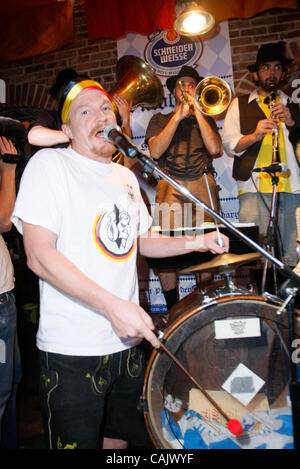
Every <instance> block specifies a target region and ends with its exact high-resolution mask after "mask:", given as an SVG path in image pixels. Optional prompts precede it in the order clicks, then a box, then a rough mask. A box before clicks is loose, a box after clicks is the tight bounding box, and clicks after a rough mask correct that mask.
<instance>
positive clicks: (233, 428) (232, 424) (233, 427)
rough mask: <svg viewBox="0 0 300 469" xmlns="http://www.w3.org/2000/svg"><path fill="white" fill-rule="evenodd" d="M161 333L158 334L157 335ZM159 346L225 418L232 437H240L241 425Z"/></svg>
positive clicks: (163, 346)
mask: <svg viewBox="0 0 300 469" xmlns="http://www.w3.org/2000/svg"><path fill="white" fill-rule="evenodd" d="M161 334H162V333H161V332H159V335H161ZM160 346H161V348H162V349H163V351H164V352H165V353H166V354H167V355H168V356H169V357H170V358H171V359H172V360H173V361H174V363H176V365H177V366H178V367H179V368H180V369H181V371H183V373H185V374H186V376H187V377H188V378H189V379H190V380H191V381H192V382H193V383H194V384H195V386H196V387H197V388H198V389H199V390H200V391H201V392H202V394H203V395H204V396H205V397H206V399H208V400H209V402H210V403H211V404H212V405H213V406H214V407H215V409H217V410H218V411H219V412H220V414H221V415H222V416H223V417H224V418H225V420H226V422H227V428H228V430H229V431H230V432H231V433H233V434H234V435H237V436H240V435H242V433H243V427H242V425H241V423H240V422H239V421H238V420H236V419H231V418H229V417H228V415H227V414H226V413H225V412H224V410H223V409H222V408H221V407H220V406H219V404H218V403H217V402H216V401H215V400H214V399H213V398H212V397H211V396H210V395H209V394H208V393H207V392H206V391H205V389H203V387H202V386H201V384H200V383H198V381H196V380H195V378H194V377H193V376H192V375H191V374H190V373H189V372H188V371H187V370H186V369H185V368H184V366H183V365H182V364H181V363H180V362H179V361H178V360H177V358H176V357H175V356H174V355H173V354H172V353H171V352H170V351H169V350H168V349H167V347H166V346H165V345H164V344H163V343H162V342H161V341H160Z"/></svg>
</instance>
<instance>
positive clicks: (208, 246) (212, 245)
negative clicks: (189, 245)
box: [195, 231, 229, 254]
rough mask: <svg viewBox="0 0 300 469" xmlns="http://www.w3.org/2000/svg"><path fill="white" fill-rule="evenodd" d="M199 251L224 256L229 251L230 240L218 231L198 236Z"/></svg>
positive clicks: (197, 248)
mask: <svg viewBox="0 0 300 469" xmlns="http://www.w3.org/2000/svg"><path fill="white" fill-rule="evenodd" d="M196 243H197V247H196V249H195V250H197V251H201V252H203V251H210V252H211V253H213V254H224V252H228V250H229V239H228V237H227V236H225V235H223V234H222V233H218V232H217V231H212V232H210V233H206V234H204V235H199V236H196Z"/></svg>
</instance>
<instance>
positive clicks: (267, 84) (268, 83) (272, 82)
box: [258, 78, 281, 93]
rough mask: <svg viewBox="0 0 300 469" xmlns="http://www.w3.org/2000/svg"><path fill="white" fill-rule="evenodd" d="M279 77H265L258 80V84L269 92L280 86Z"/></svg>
mask: <svg viewBox="0 0 300 469" xmlns="http://www.w3.org/2000/svg"><path fill="white" fill-rule="evenodd" d="M280 84H281V79H277V78H267V79H266V80H264V81H263V80H261V79H260V78H259V80H258V86H259V87H260V88H261V89H262V90H264V91H266V92H267V93H271V92H272V91H276V90H278V89H279V88H280Z"/></svg>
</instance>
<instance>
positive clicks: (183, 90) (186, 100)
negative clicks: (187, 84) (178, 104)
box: [178, 81, 189, 104]
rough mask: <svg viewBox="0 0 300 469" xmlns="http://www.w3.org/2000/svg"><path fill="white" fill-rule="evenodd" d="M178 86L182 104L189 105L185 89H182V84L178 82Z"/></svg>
mask: <svg viewBox="0 0 300 469" xmlns="http://www.w3.org/2000/svg"><path fill="white" fill-rule="evenodd" d="M178 86H179V88H180V91H181V93H182V98H183V100H184V102H185V103H186V104H189V100H188V97H187V93H186V91H185V89H184V88H183V84H182V82H181V81H179V82H178Z"/></svg>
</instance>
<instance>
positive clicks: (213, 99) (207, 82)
mask: <svg viewBox="0 0 300 469" xmlns="http://www.w3.org/2000/svg"><path fill="white" fill-rule="evenodd" d="M178 86H179V88H180V91H181V92H182V97H183V100H184V101H185V102H186V103H187V104H189V100H188V97H187V93H186V91H185V90H184V88H183V85H182V82H181V81H179V82H178ZM231 96H232V93H231V89H230V86H229V85H228V83H227V82H226V81H224V80H222V78H218V77H206V78H204V79H203V80H201V81H200V82H199V83H198V85H197V86H196V88H195V92H194V103H195V106H196V107H197V108H198V109H199V111H201V112H202V114H205V115H207V116H216V115H218V114H222V112H224V111H225V110H226V109H227V108H228V106H229V104H230V101H231Z"/></svg>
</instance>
